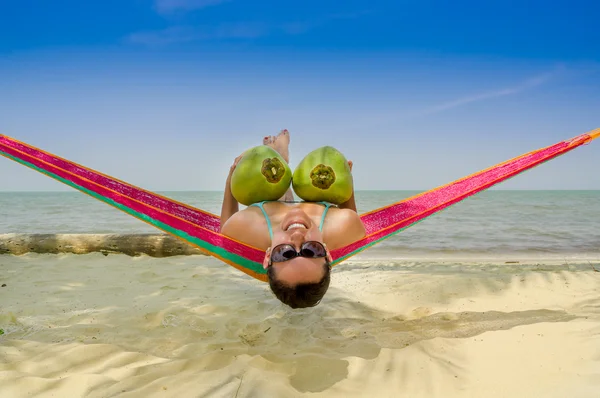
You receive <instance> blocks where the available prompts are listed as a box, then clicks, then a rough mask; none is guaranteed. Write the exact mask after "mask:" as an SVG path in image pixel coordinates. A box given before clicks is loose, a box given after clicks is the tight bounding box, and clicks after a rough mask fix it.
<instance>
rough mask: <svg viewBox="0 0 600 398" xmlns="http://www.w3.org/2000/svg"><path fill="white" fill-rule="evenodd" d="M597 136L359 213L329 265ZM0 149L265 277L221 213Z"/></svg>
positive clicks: (54, 159) (3, 143) (18, 146)
mask: <svg viewBox="0 0 600 398" xmlns="http://www.w3.org/2000/svg"><path fill="white" fill-rule="evenodd" d="M599 136H600V129H596V130H593V131H590V132H588V133H586V134H582V135H579V136H577V137H575V138H573V139H570V140H567V141H561V142H559V143H557V144H554V145H552V146H549V147H546V148H542V149H538V150H536V151H533V152H529V153H526V154H524V155H521V156H519V157H516V158H514V159H511V160H509V161H506V162H504V163H500V164H498V165H496V166H493V167H490V168H488V169H485V170H482V171H480V172H478V173H475V174H472V175H470V176H468V177H465V178H462V179H460V180H457V181H454V182H452V183H450V184H447V185H444V186H441V187H438V188H435V189H433V190H431V191H427V192H424V193H422V194H419V195H417V196H414V197H411V198H408V199H405V200H402V201H400V202H396V203H392V204H390V205H388V206H385V207H382V208H379V209H377V210H373V211H371V212H368V213H365V214H362V215H361V219H362V222H363V224H364V225H365V228H366V231H367V235H366V236H365V237H364V238H363V239H361V240H359V241H356V242H354V243H352V244H350V245H348V246H346V247H343V248H340V249H336V250H333V251H332V252H331V255H332V257H333V265H337V264H339V263H340V262H342V261H344V260H346V259H348V258H350V257H351V256H353V255H355V254H357V253H359V252H361V251H363V250H365V249H367V248H369V247H371V246H373V245H375V244H377V243H379V242H381V241H382V240H384V239H386V238H389V237H390V236H392V235H393V234H396V233H398V232H400V231H402V230H404V229H406V228H408V227H410V226H412V225H414V224H416V223H417V222H419V221H422V220H424V219H425V218H427V217H429V216H431V215H433V214H435V213H437V212H439V211H441V210H443V209H445V208H447V207H449V206H451V205H453V204H455V203H458V202H460V201H462V200H464V199H466V198H468V197H469V196H471V195H474V194H476V193H478V192H481V191H483V190H486V189H488V188H490V187H492V186H493V185H496V184H498V183H500V182H502V181H504V180H506V179H508V178H511V177H514V176H515V175H517V174H519V173H522V172H523V171H525V170H528V169H531V168H533V167H535V166H537V165H539V164H541V163H543V162H546V161H548V160H550V159H553V158H555V157H557V156H560V155H562V154H565V153H567V152H569V151H571V150H573V149H575V148H577V147H579V146H581V145H584V144H587V143H589V142H590V141H592V140H593V139H595V138H598V137H599ZM0 155H3V156H5V157H7V158H9V159H12V160H14V161H16V162H18V163H21V164H22V165H24V166H27V167H29V168H32V169H34V170H37V171H39V172H40V173H43V174H45V175H47V176H49V177H51V178H54V179H56V180H58V181H60V182H62V183H65V184H67V185H69V186H71V187H73V188H75V189H77V190H79V191H81V192H83V193H86V194H88V195H90V196H92V197H94V198H96V199H98V200H101V201H103V202H105V203H107V204H109V205H111V206H114V207H116V208H117V209H119V210H122V211H124V212H125V213H128V214H130V215H132V216H134V217H137V218H139V219H140V220H142V221H145V222H147V223H149V224H151V225H153V226H155V227H156V228H159V229H161V230H163V231H164V232H167V233H169V234H172V235H174V236H175V237H177V238H179V239H182V240H184V241H185V242H187V243H189V244H191V245H193V246H196V247H198V248H200V249H201V250H202V251H204V252H205V253H207V254H209V255H211V256H214V257H216V258H219V259H220V260H222V261H224V262H225V263H227V264H229V265H231V266H233V267H235V268H237V269H239V270H240V271H242V272H245V273H246V274H248V275H250V276H252V277H254V278H256V279H258V280H261V281H266V280H267V276H266V272H265V270H264V269H263V267H262V260H263V258H264V255H265V251H264V250H263V249H258V248H255V247H251V246H249V245H246V244H244V243H242V242H239V241H236V240H233V239H231V238H229V237H227V236H225V235H222V234H220V233H219V226H220V219H219V217H218V216H217V215H214V214H211V213H209V212H206V211H203V210H201V209H196V208H194V207H191V206H189V205H186V204H183V203H179V202H177V201H174V200H172V199H169V198H167V197H164V196H161V195H157V194H155V193H153V192H150V191H146V190H143V189H141V188H138V187H135V186H133V185H130V184H128V183H126V182H123V181H120V180H117V179H115V178H113V177H110V176H107V175H105V174H102V173H99V172H97V171H94V170H91V169H89V168H86V167H84V166H81V165H78V164H76V163H73V162H71V161H69V160H66V159H63V158H60V157H58V156H56V155H53V154H50V153H48V152H45V151H43V150H41V149H38V148H35V147H33V146H31V145H28V144H25V143H23V142H20V141H17V140H15V139H13V138H10V137H7V136H4V135H0Z"/></svg>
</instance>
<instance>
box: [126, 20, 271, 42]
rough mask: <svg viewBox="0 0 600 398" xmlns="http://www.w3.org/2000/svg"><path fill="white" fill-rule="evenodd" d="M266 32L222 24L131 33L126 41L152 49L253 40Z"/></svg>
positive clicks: (255, 27) (256, 26)
mask: <svg viewBox="0 0 600 398" xmlns="http://www.w3.org/2000/svg"><path fill="white" fill-rule="evenodd" d="M267 31H268V29H267V28H266V27H265V26H264V25H261V24H256V23H237V24H223V25H219V26H216V27H207V26H195V27H192V26H172V27H169V28H166V29H162V30H155V31H146V32H136V33H132V34H130V35H129V36H127V38H126V41H128V42H129V43H132V44H141V45H145V46H151V47H153V46H165V45H169V44H176V43H187V42H193V41H201V40H210V39H254V38H257V37H261V36H264V35H265V34H267Z"/></svg>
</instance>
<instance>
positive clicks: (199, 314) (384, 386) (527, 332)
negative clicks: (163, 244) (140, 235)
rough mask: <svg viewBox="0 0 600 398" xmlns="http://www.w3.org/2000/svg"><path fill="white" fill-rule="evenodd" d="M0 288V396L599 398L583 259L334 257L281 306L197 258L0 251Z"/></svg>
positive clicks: (598, 315)
mask: <svg viewBox="0 0 600 398" xmlns="http://www.w3.org/2000/svg"><path fill="white" fill-rule="evenodd" d="M596 264H598V262H596ZM597 268H598V269H600V265H597ZM1 284H6V285H7V286H6V287H2V288H0V328H2V329H4V335H2V336H0V397H2V398H11V397H30V396H35V397H114V396H119V397H155V396H156V397H205V396H208V397H235V396H237V397H295V396H323V397H325V396H326V397H352V396H356V397H358V396H361V397H366V396H368V397H399V396H407V397H511V398H516V397H561V398H562V397H570V398H572V397H598V396H600V272H595V271H593V270H592V268H591V267H590V266H581V267H577V266H556V265H550V264H547V265H545V266H530V265H521V264H502V265H498V266H493V265H455V264H441V263H437V264H434V265H427V264H424V263H406V262H405V263H398V264H395V265H386V264H373V263H372V264H370V266H366V263H361V262H359V261H354V262H347V263H345V264H343V265H341V266H339V267H336V268H335V271H334V275H333V286H332V287H331V289H330V292H329V293H328V294H327V296H326V298H325V299H324V300H323V303H322V304H320V305H319V306H318V307H316V308H313V309H307V310H296V311H294V310H289V309H287V307H284V306H283V305H281V304H280V303H279V302H278V301H277V300H276V299H275V298H274V297H273V296H272V295H271V293H270V292H269V290H268V286H267V285H266V284H263V283H261V282H258V281H255V280H253V279H251V278H249V277H247V276H245V275H244V274H242V273H240V272H238V271H236V270H235V269H233V268H231V267H229V266H226V265H223V264H222V263H219V262H218V261H216V260H214V259H211V258H206V257H202V256H193V257H189V256H188V257H185V256H179V257H170V258H162V259H157V258H150V257H145V256H144V257H137V258H131V257H127V256H125V255H112V254H111V255H109V256H107V257H105V256H103V255H101V254H88V255H80V256H78V255H73V254H63V255H40V254H28V255H24V256H20V257H16V256H9V255H4V256H0V285H1Z"/></svg>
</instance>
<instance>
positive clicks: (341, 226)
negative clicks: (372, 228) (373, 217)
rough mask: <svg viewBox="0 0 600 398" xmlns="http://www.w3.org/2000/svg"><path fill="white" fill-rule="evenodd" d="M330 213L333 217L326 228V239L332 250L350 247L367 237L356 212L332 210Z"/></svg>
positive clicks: (327, 222)
mask: <svg viewBox="0 0 600 398" xmlns="http://www.w3.org/2000/svg"><path fill="white" fill-rule="evenodd" d="M330 211H331V216H330V218H329V217H328V218H329V219H328V220H327V221H326V226H325V228H324V232H326V236H324V238H325V239H326V240H327V241H328V242H327V245H328V246H329V247H330V248H331V249H337V248H339V247H343V246H346V245H349V244H351V243H353V242H356V241H357V240H359V239H362V238H364V237H365V235H366V231H365V226H364V224H363V223H362V220H361V218H360V216H359V215H358V214H357V213H356V212H355V211H354V210H351V209H337V208H332V209H331V210H330Z"/></svg>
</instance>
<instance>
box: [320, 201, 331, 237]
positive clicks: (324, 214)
mask: <svg viewBox="0 0 600 398" xmlns="http://www.w3.org/2000/svg"><path fill="white" fill-rule="evenodd" d="M319 203H321V204H322V205H324V206H325V210H323V215H322V216H321V224H320V225H319V231H323V224H324V223H325V216H326V215H327V211H328V210H329V208H330V207H331V203H327V202H319Z"/></svg>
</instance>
